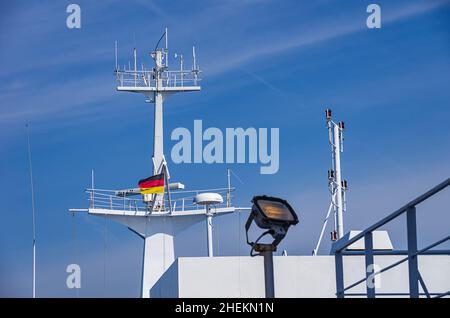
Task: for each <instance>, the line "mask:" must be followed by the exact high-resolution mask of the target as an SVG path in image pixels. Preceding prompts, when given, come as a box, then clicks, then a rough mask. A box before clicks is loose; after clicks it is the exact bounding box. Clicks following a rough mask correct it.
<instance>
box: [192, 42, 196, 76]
mask: <svg viewBox="0 0 450 318" xmlns="http://www.w3.org/2000/svg"><path fill="white" fill-rule="evenodd" d="M192 68H193V69H194V71H195V70H196V69H197V58H196V57H195V46H193V47H192Z"/></svg>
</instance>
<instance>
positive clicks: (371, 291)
mask: <svg viewBox="0 0 450 318" xmlns="http://www.w3.org/2000/svg"><path fill="white" fill-rule="evenodd" d="M364 255H365V260H366V290H367V298H375V279H376V278H375V276H373V273H374V261H373V235H372V232H368V233H366V235H364Z"/></svg>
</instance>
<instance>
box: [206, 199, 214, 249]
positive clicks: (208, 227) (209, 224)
mask: <svg viewBox="0 0 450 318" xmlns="http://www.w3.org/2000/svg"><path fill="white" fill-rule="evenodd" d="M206 232H207V241H208V256H209V257H213V256H214V254H213V237H212V214H211V209H210V207H209V206H207V207H206Z"/></svg>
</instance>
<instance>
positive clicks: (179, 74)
mask: <svg viewBox="0 0 450 318" xmlns="http://www.w3.org/2000/svg"><path fill="white" fill-rule="evenodd" d="M198 74H199V71H196V70H194V71H191V70H189V71H164V72H163V73H162V74H161V80H162V87H187V86H197V85H198V82H199V81H200V78H199V77H198ZM116 79H117V83H118V86H123V87H149V88H156V85H157V80H156V72H154V71H146V70H144V71H134V70H126V71H120V70H117V71H116Z"/></svg>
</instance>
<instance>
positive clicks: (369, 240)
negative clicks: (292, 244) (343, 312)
mask: <svg viewBox="0 0 450 318" xmlns="http://www.w3.org/2000/svg"><path fill="white" fill-rule="evenodd" d="M449 185H450V178H448V179H447V180H445V181H444V182H442V183H440V184H438V185H437V186H435V187H434V188H433V189H431V190H429V191H428V192H426V193H424V194H422V195H421V196H419V197H417V198H416V199H415V200H412V201H411V202H409V203H408V204H406V205H404V206H403V207H401V208H400V209H398V210H397V211H395V212H394V213H392V214H390V215H388V216H387V217H385V218H383V219H382V220H380V221H378V222H377V223H375V224H373V225H372V226H370V227H368V228H367V229H365V230H364V231H362V232H361V233H359V234H358V235H356V236H354V237H353V238H351V239H350V240H346V239H345V238H342V239H340V240H338V241H336V242H335V243H334V245H333V250H334V255H335V266H336V291H337V292H336V296H337V297H338V298H344V297H345V296H354V295H356V294H353V293H349V292H346V291H348V290H350V289H351V288H353V287H355V286H357V285H359V284H361V283H363V282H367V281H368V280H369V279H373V278H374V277H375V276H376V275H379V274H381V273H383V272H385V271H387V270H389V269H391V268H394V267H396V266H398V265H400V264H402V263H404V262H408V276H409V294H406V295H409V296H410V297H411V298H418V297H419V296H420V295H425V296H427V297H431V296H433V297H436V298H439V297H444V296H447V295H450V290H449V291H448V292H444V293H430V292H429V291H428V290H427V287H426V285H425V283H424V281H423V279H422V277H421V276H420V273H419V268H418V255H423V254H426V255H442V254H446V255H450V251H449V250H432V248H434V247H436V246H438V245H440V244H443V243H444V242H446V241H448V240H450V235H449V236H446V237H444V238H443V239H441V240H438V241H436V242H434V243H432V244H430V245H428V246H427V247H425V248H422V249H420V250H418V249H417V225H416V206H417V205H418V204H420V203H422V202H423V201H425V200H427V199H429V198H430V197H432V196H434V195H435V194H436V193H438V192H440V191H442V190H444V189H445V188H446V187H448V186H449ZM403 214H406V231H407V245H408V249H407V250H406V251H374V250H373V237H372V233H373V231H375V230H377V229H379V228H380V227H381V226H384V225H385V224H387V223H389V222H391V221H392V220H394V219H396V218H398V217H399V216H401V215H403ZM363 238H364V251H362V252H353V251H346V248H348V247H349V246H350V245H352V244H353V243H355V242H357V241H358V240H360V239H363ZM358 254H362V255H364V256H365V265H366V269H370V268H374V266H370V265H373V264H374V255H407V256H406V257H405V258H402V259H401V260H399V261H397V262H395V263H393V264H391V265H389V266H387V267H384V268H383V269H381V270H378V271H374V270H367V271H366V277H364V278H362V279H360V280H358V281H356V282H355V283H353V284H351V285H349V286H347V287H345V286H344V264H343V255H358ZM419 284H420V285H421V286H422V289H423V291H424V293H419ZM366 291H367V294H366V295H367V297H368V298H375V288H374V287H373V286H370V284H366ZM358 295H361V294H358ZM380 295H382V294H380ZM392 295H394V294H392ZM395 295H404V293H397V294H395Z"/></svg>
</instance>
